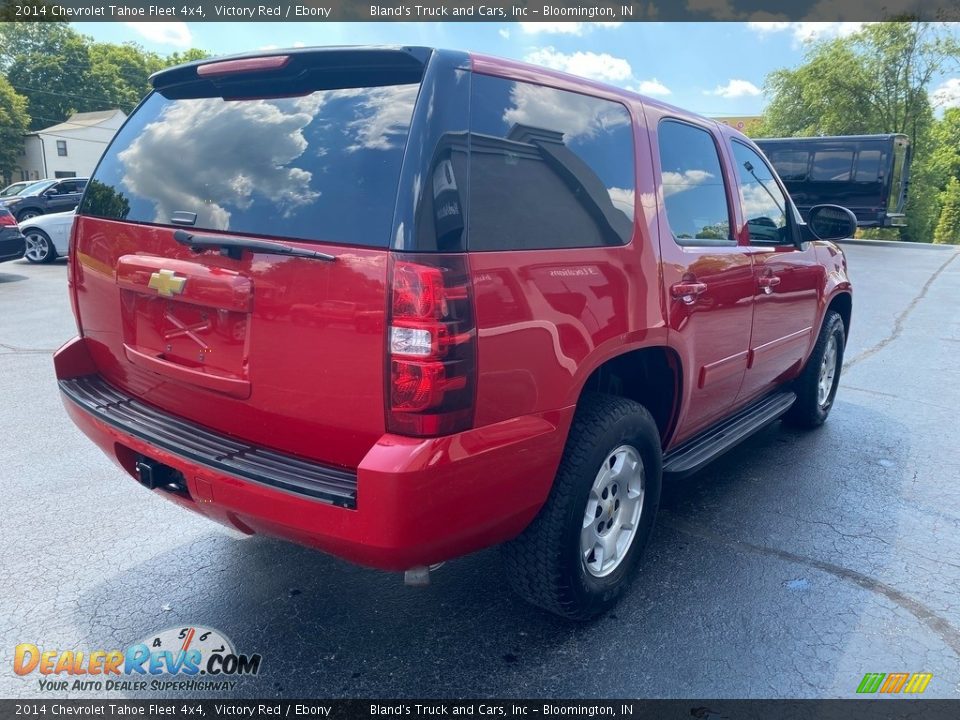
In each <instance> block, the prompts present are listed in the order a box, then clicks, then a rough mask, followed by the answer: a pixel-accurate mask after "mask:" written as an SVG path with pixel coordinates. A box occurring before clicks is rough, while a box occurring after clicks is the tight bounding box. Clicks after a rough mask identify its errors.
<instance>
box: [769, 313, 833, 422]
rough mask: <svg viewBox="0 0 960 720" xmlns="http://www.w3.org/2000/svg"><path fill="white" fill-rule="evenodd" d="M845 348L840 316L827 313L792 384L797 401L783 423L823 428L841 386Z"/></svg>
mask: <svg viewBox="0 0 960 720" xmlns="http://www.w3.org/2000/svg"><path fill="white" fill-rule="evenodd" d="M844 345H846V333H845V332H844V328H843V319H842V318H841V317H840V313H838V312H836V311H835V310H828V311H827V314H826V317H824V319H823V326H822V327H821V328H820V336H819V337H818V338H817V344H816V345H815V346H814V348H813V352H812V353H811V354H810V359H809V360H807V364H806V366H805V367H804V368H803V372H802V373H801V374H800V377H799V378H797V380H796V382H795V383H794V391H795V392H796V393H797V401H796V402H795V403H794V404H793V406H792V407H791V408H790V410H789V411H788V412H787V414H786V415H784V416H783V420H784V422H786V423H788V424H789V425H793V426H795V427H800V428H815V427H819V426H820V425H823V423H824V421H826V419H827V415H829V414H830V409H831V408H832V407H833V400H834V398H835V397H836V395H837V386H838V385H839V384H840V371H841V370H842V369H843V348H844Z"/></svg>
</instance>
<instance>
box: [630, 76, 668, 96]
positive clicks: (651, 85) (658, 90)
mask: <svg viewBox="0 0 960 720" xmlns="http://www.w3.org/2000/svg"><path fill="white" fill-rule="evenodd" d="M636 91H637V92H638V93H640V94H641V95H669V94H670V92H671V91H670V88H668V87H667V86H666V85H664V84H663V83H662V82H660V81H659V80H657V79H656V78H650V79H649V80H641V81H640V84H639V85H637V87H636Z"/></svg>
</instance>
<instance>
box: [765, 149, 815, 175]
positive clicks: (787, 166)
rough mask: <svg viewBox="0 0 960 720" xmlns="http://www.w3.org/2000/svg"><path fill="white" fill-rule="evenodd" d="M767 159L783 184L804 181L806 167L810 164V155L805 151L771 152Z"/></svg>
mask: <svg viewBox="0 0 960 720" xmlns="http://www.w3.org/2000/svg"><path fill="white" fill-rule="evenodd" d="M767 157H769V158H770V162H772V163H773V166H774V167H775V168H776V169H777V174H778V175H779V176H780V179H781V180H783V181H784V182H786V181H788V180H805V179H806V177H807V165H808V163H809V162H810V153H808V152H807V151H806V150H773V151H771V152H770V153H768V154H767Z"/></svg>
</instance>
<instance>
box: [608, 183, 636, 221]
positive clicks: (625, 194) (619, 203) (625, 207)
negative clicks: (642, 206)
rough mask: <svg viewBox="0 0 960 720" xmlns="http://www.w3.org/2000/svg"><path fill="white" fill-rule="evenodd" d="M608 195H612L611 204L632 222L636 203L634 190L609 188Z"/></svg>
mask: <svg viewBox="0 0 960 720" xmlns="http://www.w3.org/2000/svg"><path fill="white" fill-rule="evenodd" d="M607 193H608V194H609V195H610V202H612V203H613V206H614V207H615V208H617V210H619V211H620V212H622V213H623V214H625V215H626V216H627V217H628V218H630V219H631V220H632V219H633V203H634V199H633V195H634V193H633V188H619V187H612V188H607Z"/></svg>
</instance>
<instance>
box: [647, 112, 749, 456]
mask: <svg viewBox="0 0 960 720" xmlns="http://www.w3.org/2000/svg"><path fill="white" fill-rule="evenodd" d="M646 114H647V122H648V124H649V125H650V126H651V127H653V126H656V128H657V141H656V145H657V146H658V147H659V161H660V180H661V185H660V186H661V187H662V190H663V192H662V197H663V212H661V213H659V224H660V253H661V257H662V267H663V283H664V288H665V292H666V295H667V296H666V298H665V302H666V303H667V308H668V319H669V323H670V330H671V332H672V333H674V334H675V337H676V340H675V345H676V346H677V347H678V348H680V349H681V352H682V353H684V354H685V357H684V367H685V368H688V369H689V372H688V373H686V377H685V392H684V393H683V397H684V401H683V402H684V408H683V409H682V418H683V421H682V425H681V426H680V427H679V428H678V429H677V433H676V437H675V440H677V441H679V440H682V439H684V438H685V437H689V436H690V435H692V434H694V433H696V432H697V431H698V430H701V429H703V428H704V427H705V426H707V425H709V424H710V423H711V422H713V421H715V420H717V419H719V418H720V417H722V416H723V415H724V414H726V413H727V411H728V410H729V409H730V407H731V406H732V404H733V401H734V399H735V398H736V396H737V393H738V391H739V390H740V383H741V382H742V380H743V375H744V372H745V370H746V367H747V353H748V350H749V344H750V323H751V316H752V312H753V307H752V306H753V296H754V287H755V285H754V277H753V270H752V264H751V253H750V252H749V249H748V248H745V247H741V246H739V245H738V243H737V239H736V237H735V235H734V234H733V232H732V230H731V228H732V227H733V218H734V214H733V212H732V208H733V197H734V196H733V193H735V192H736V190H735V187H736V186H735V181H734V180H733V178H731V177H729V176H728V175H727V173H726V171H725V167H724V164H723V163H722V162H721V159H720V158H721V156H720V152H719V145H718V137H717V135H716V134H715V132H714V130H713V128H711V126H710V125H706V124H701V123H700V122H699V121H696V120H692V119H691V120H681V119H676V118H672V117H669V116H667V117H661V119H660V120H659V123H657V120H656V118H658V115H659V111H658V110H657V109H656V108H653V107H648V108H646ZM655 123H656V125H655Z"/></svg>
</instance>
